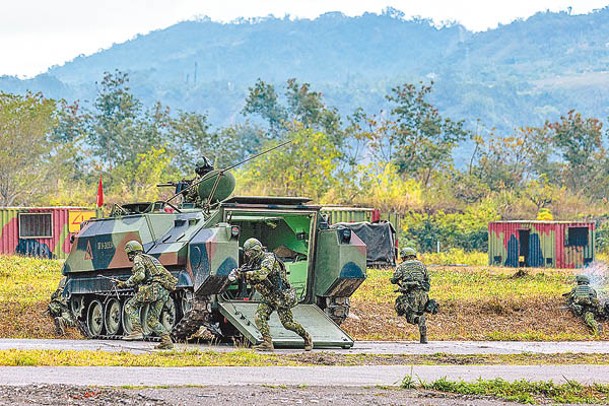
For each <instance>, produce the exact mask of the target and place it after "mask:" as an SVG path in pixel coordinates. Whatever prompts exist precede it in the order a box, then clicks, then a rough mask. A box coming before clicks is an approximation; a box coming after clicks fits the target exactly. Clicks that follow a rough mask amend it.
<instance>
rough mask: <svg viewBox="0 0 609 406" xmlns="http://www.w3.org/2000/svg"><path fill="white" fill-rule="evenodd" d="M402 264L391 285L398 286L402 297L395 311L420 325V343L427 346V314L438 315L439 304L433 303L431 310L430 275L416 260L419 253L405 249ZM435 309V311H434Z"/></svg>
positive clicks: (402, 254)
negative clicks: (429, 304)
mask: <svg viewBox="0 0 609 406" xmlns="http://www.w3.org/2000/svg"><path fill="white" fill-rule="evenodd" d="M400 256H401V257H402V261H403V262H402V263H401V264H399V265H398V267H397V268H396V270H395V272H394V274H393V277H392V278H391V283H393V284H397V285H398V287H399V288H398V290H396V292H401V295H400V296H398V298H397V299H396V300H395V310H396V311H397V314H398V316H406V321H407V322H408V323H410V324H418V326H419V334H420V342H421V344H427V325H426V324H425V312H426V311H428V312H431V313H436V312H437V304H436V303H435V301H433V302H432V306H431V307H432V309H429V307H430V306H428V303H429V302H430V300H429V297H428V295H427V292H429V288H430V285H429V275H428V274H427V268H425V265H423V263H422V262H421V261H418V260H417V259H416V256H417V253H416V251H415V250H414V249H413V248H404V249H403V250H402V252H401V253H400ZM433 307H435V309H433Z"/></svg>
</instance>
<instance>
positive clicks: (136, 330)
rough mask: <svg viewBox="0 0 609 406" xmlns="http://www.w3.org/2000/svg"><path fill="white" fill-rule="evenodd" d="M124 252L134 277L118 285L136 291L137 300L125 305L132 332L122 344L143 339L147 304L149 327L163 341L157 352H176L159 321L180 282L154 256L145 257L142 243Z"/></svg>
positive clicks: (167, 333) (128, 246) (136, 242)
mask: <svg viewBox="0 0 609 406" xmlns="http://www.w3.org/2000/svg"><path fill="white" fill-rule="evenodd" d="M125 252H126V253H127V257H128V258H129V261H131V262H133V269H132V270H131V272H132V275H131V277H130V278H129V279H127V280H126V281H119V282H117V284H116V286H117V287H118V288H130V287H137V292H136V293H135V296H133V297H132V298H131V299H129V300H128V301H127V303H125V313H126V314H127V315H128V316H129V320H130V321H131V325H132V326H133V330H132V331H131V333H130V334H129V335H127V336H125V337H123V340H127V341H134V340H142V339H144V334H143V331H142V325H141V323H140V310H141V309H142V307H143V306H144V304H146V303H148V304H149V306H150V307H149V310H148V317H147V319H146V324H147V325H148V327H150V329H151V330H152V331H153V332H154V333H156V334H157V335H159V336H160V337H161V343H160V344H158V345H157V346H155V347H154V348H156V349H160V350H168V349H172V348H173V343H172V341H171V336H170V335H169V333H170V332H169V331H167V329H166V328H165V326H164V325H163V324H162V323H161V322H160V321H159V319H160V316H161V311H162V310H163V306H164V305H165V303H166V302H167V301H168V300H170V298H169V293H170V292H171V291H173V290H175V287H176V284H177V278H176V277H175V276H173V275H172V274H171V273H170V272H169V271H168V270H167V269H166V268H165V267H164V266H163V265H161V263H160V262H159V261H158V260H157V259H156V258H155V257H153V256H150V255H147V254H144V248H143V247H142V244H140V243H139V241H135V240H134V241H129V242H128V243H127V244H125Z"/></svg>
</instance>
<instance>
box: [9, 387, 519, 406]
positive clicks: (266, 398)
mask: <svg viewBox="0 0 609 406" xmlns="http://www.w3.org/2000/svg"><path fill="white" fill-rule="evenodd" d="M108 404H114V405H151V406H152V405H155V406H156V405H196V404H198V405H212V404H213V405H218V404H237V405H239V404H241V405H244V404H247V405H250V406H256V405H283V404H287V405H297V404H320V405H349V406H352V405H405V404H408V405H445V404H451V405H473V406H487V405H510V404H511V405H513V404H514V403H513V402H502V401H498V400H495V399H492V398H484V397H474V396H465V395H453V394H445V393H441V392H435V391H428V390H405V389H398V388H377V387H371V388H358V387H289V386H275V387H270V386H232V387H227V386H206V387H188V388H186V387H177V388H176V387H170V388H136V389H108V388H97V387H79V386H64V385H32V386H27V387H26V386H18V387H11V386H0V405H12V406H21V405H87V406H93V405H108Z"/></svg>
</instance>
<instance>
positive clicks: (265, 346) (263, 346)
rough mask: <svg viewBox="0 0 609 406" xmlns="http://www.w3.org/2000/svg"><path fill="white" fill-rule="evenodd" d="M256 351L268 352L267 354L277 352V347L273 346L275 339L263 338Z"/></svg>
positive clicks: (256, 346)
mask: <svg viewBox="0 0 609 406" xmlns="http://www.w3.org/2000/svg"><path fill="white" fill-rule="evenodd" d="M254 349H255V350H256V351H267V352H273V351H275V347H274V346H273V339H272V338H271V337H263V338H262V342H261V343H260V344H258V345H255V346H254Z"/></svg>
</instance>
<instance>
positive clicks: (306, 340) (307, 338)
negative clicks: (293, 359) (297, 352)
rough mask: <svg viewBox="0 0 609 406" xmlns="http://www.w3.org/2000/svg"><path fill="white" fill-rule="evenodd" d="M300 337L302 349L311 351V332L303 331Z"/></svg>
mask: <svg viewBox="0 0 609 406" xmlns="http://www.w3.org/2000/svg"><path fill="white" fill-rule="evenodd" d="M302 338H303V339H304V350H305V351H311V350H312V349H313V337H311V334H309V333H305V335H304V336H303V337H302Z"/></svg>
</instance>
